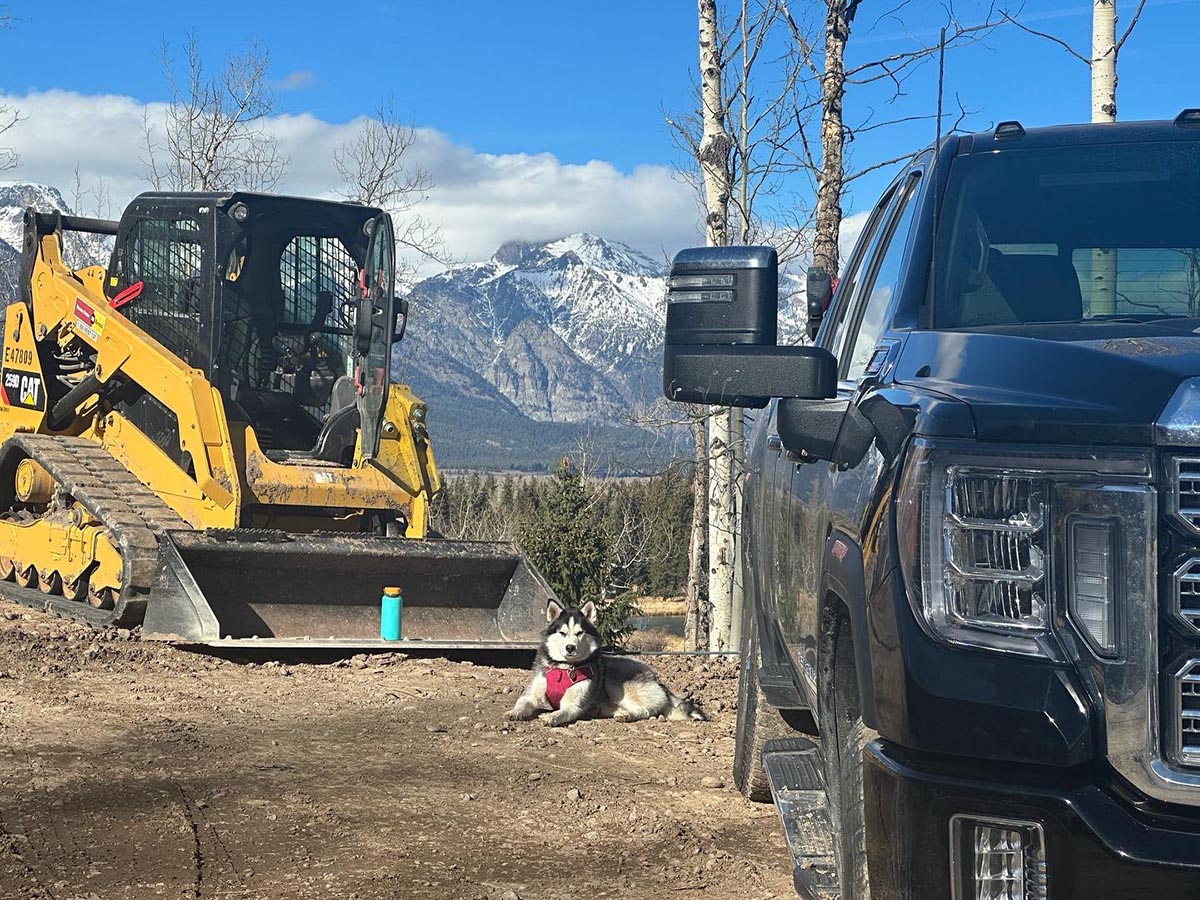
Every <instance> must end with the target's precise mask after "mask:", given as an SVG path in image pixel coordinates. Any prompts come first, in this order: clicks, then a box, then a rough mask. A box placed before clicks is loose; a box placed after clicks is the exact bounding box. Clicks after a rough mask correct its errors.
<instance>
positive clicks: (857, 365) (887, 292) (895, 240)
mask: <svg viewBox="0 0 1200 900" xmlns="http://www.w3.org/2000/svg"><path fill="white" fill-rule="evenodd" d="M920 177H921V176H920V173H914V174H913V175H911V176H909V178H908V180H907V182H906V183H905V185H904V189H903V191H902V192H901V193H900V196H899V199H898V200H897V201H896V209H895V210H894V211H893V213H892V216H891V218H890V228H888V229H881V230H880V231H881V234H882V235H883V237H882V240H883V241H886V245H885V246H884V247H883V249H882V251H881V250H880V249H879V248H878V247H876V248H875V249H874V251H873V252H872V257H873V258H874V259H875V260H877V262H875V264H874V265H875V271H874V274H873V275H872V276H871V277H870V278H869V279H864V280H863V291H862V292H861V293H865V299H864V300H863V301H862V302H861V303H860V304H859V306H860V310H861V311H860V312H859V313H858V326H857V328H858V330H857V334H855V336H854V340H853V342H850V343H848V344H847V346H848V347H849V348H851V349H850V350H849V352H848V353H847V354H846V357H847V358H846V359H845V360H842V363H843V371H844V372H845V374H844V375H843V376H842V377H843V378H844V379H845V380H846V381H858V379H859V378H861V377H862V374H863V371H864V370H865V369H866V367H867V363H868V362H869V361H870V359H871V356H872V354H873V353H874V352H875V346H876V345H877V344H878V343H879V336H880V335H881V334H882V333H883V326H884V316H885V315H886V314H887V311H888V308H889V307H890V306H891V301H892V298H893V297H895V296H896V294H897V292H898V291H899V289H900V276H901V274H902V273H903V272H902V270H903V265H904V254H905V249H906V248H907V246H908V236H909V232H911V231H912V223H913V213H914V210H915V209H916V206H917V204H916V203H915V202H914V198H915V197H916V193H917V185H918V182H919V181H920ZM881 253H882V257H881V256H880V254H881Z"/></svg>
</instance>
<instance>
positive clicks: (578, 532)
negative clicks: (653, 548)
mask: <svg viewBox="0 0 1200 900" xmlns="http://www.w3.org/2000/svg"><path fill="white" fill-rule="evenodd" d="M544 484H545V488H544V495H543V497H542V498H541V499H542V502H541V503H540V504H538V505H537V506H536V507H535V508H534V509H533V511H532V513H531V515H530V517H529V518H528V519H527V520H526V521H525V522H524V523H522V525H521V526H520V527H519V528H518V531H517V541H518V543H519V544H520V546H521V549H522V550H523V551H524V552H525V554H526V555H527V556H528V557H529V559H530V560H531V561H532V562H533V564H534V565H535V566H536V567H537V569H538V571H540V572H541V573H542V575H543V577H545V579H546V580H547V581H548V582H549V583H550V586H551V587H552V588H553V589H554V592H555V593H556V594H557V595H558V598H559V599H560V600H561V601H562V602H563V603H566V604H567V605H568V606H579V605H580V604H582V603H585V602H586V601H588V600H595V601H596V602H597V603H602V602H603V600H604V587H605V583H606V582H607V579H608V571H609V567H610V565H611V559H612V546H611V537H610V535H609V533H608V529H607V528H606V527H605V524H604V523H603V522H602V521H601V520H600V518H599V516H597V515H596V510H595V509H594V508H593V506H592V497H591V495H590V493H589V492H588V490H587V487H586V485H584V483H583V476H582V475H580V473H579V472H578V471H577V470H575V469H572V468H571V465H570V462H569V461H568V460H566V459H564V460H563V461H562V464H560V465H559V467H558V468H557V469H556V470H555V472H554V477H553V478H552V479H550V480H549V481H547V482H545V483H544Z"/></svg>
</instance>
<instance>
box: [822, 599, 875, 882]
mask: <svg viewBox="0 0 1200 900" xmlns="http://www.w3.org/2000/svg"><path fill="white" fill-rule="evenodd" d="M828 628H829V630H830V631H831V632H832V633H831V634H830V635H829V637H830V638H831V641H830V644H829V645H828V650H829V651H831V652H829V653H827V654H826V658H827V659H829V665H828V666H827V667H822V668H823V671H822V676H823V677H822V682H823V683H822V684H821V686H820V690H819V693H820V717H821V718H820V723H821V753H822V757H823V760H824V764H825V787H826V794H827V795H828V798H829V816H830V819H831V824H832V825H833V838H834V847H835V850H836V853H837V862H838V879H839V881H840V883H841V888H842V900H870V897H871V886H870V880H869V878H868V875H867V849H866V814H865V810H864V808H863V762H862V757H863V749H864V748H865V747H866V746H867V744H868V743H869V742H870V741H872V740H873V739H874V738H875V732H874V731H872V730H871V729H869V728H867V727H866V725H865V724H863V720H862V714H861V710H862V707H861V705H860V701H859V695H858V677H857V674H856V672H855V669H854V645H853V643H852V641H851V636H850V623H849V622H848V621H847V620H846V619H845V618H843V617H841V616H834V617H831V619H830V620H829V622H828Z"/></svg>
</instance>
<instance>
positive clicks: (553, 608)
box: [546, 600, 563, 622]
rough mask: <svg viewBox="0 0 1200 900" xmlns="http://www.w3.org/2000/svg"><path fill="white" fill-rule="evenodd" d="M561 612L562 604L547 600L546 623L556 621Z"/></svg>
mask: <svg viewBox="0 0 1200 900" xmlns="http://www.w3.org/2000/svg"><path fill="white" fill-rule="evenodd" d="M562 611H563V608H562V604H560V603H559V602H558V601H557V600H547V601H546V621H547V622H553V621H554V620H555V619H557V618H558V617H559V616H561V615H562Z"/></svg>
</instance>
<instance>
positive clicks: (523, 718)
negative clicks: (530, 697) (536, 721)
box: [504, 703, 537, 722]
mask: <svg viewBox="0 0 1200 900" xmlns="http://www.w3.org/2000/svg"><path fill="white" fill-rule="evenodd" d="M536 715H537V707H536V706H534V705H533V704H532V703H518V704H517V705H516V706H514V707H513V708H512V709H510V710H509V711H508V712H507V713H505V714H504V717H505V718H506V719H510V720H512V721H514V722H528V721H529V720H530V719H532V718H533V717H534V716H536Z"/></svg>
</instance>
